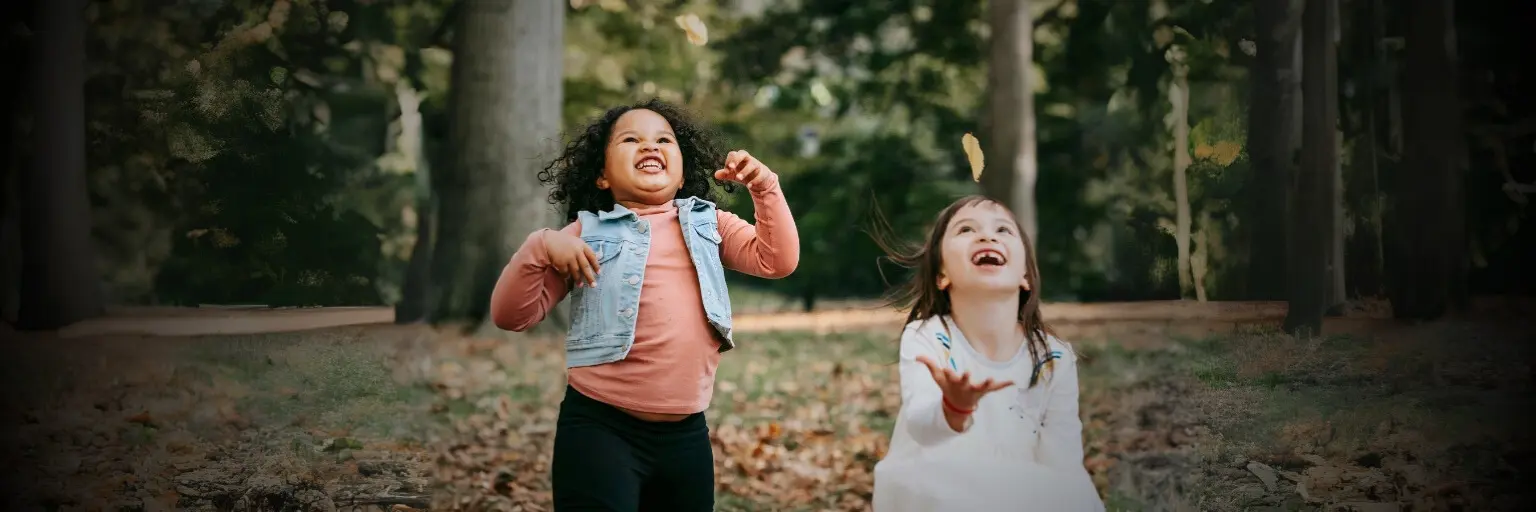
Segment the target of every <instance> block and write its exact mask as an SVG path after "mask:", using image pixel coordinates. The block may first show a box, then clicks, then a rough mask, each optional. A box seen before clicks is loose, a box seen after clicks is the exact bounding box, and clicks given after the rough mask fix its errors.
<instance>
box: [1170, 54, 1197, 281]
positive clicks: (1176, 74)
mask: <svg viewBox="0 0 1536 512" xmlns="http://www.w3.org/2000/svg"><path fill="white" fill-rule="evenodd" d="M1168 52H1169V64H1171V65H1172V68H1173V83H1172V84H1169V87H1168V102H1169V103H1171V104H1172V106H1173V109H1172V110H1173V204H1174V224H1173V225H1174V228H1173V240H1174V244H1175V245H1176V246H1177V247H1178V253H1179V254H1178V271H1179V298H1183V299H1187V298H1189V296H1190V292H1192V291H1194V282H1193V279H1192V277H1193V274H1191V272H1190V268H1189V229H1190V227H1189V225H1190V222H1192V221H1191V219H1190V214H1189V176H1188V175H1189V164H1190V156H1189V66H1188V65H1186V64H1185V63H1184V56H1183V49H1182V48H1179V47H1178V46H1174V47H1173V48H1171V49H1169V50H1168Z"/></svg>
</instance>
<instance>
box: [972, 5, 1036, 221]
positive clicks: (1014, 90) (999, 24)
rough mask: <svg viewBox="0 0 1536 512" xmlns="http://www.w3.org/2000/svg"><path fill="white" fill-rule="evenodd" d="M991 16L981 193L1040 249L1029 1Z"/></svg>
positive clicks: (993, 8) (992, 8)
mask: <svg viewBox="0 0 1536 512" xmlns="http://www.w3.org/2000/svg"><path fill="white" fill-rule="evenodd" d="M987 9H988V12H987V16H988V19H989V23H990V25H991V29H992V43H991V44H992V49H991V56H990V59H989V61H988V65H987V105H988V110H989V115H988V119H989V121H988V123H987V124H988V127H987V134H988V136H987V137H986V138H984V139H982V141H981V143H982V145H983V147H985V148H986V155H987V169H986V172H985V173H983V174H982V176H981V189H982V191H983V192H984V193H985V194H986V195H987V197H990V198H992V199H995V200H997V201H1000V202H1002V203H1003V204H1006V205H1008V207H1009V208H1011V209H1012V210H1013V213H1014V215H1015V216H1016V217H1017V218H1018V221H1019V225H1020V226H1021V228H1022V229H1023V230H1024V232H1025V233H1028V234H1029V237H1030V239H1031V240H1033V241H1034V242H1035V244H1036V248H1037V251H1038V247H1039V244H1040V236H1039V233H1040V230H1039V221H1038V219H1037V217H1036V215H1037V212H1036V208H1035V181H1036V180H1037V179H1038V176H1039V170H1038V168H1037V166H1036V165H1037V164H1036V160H1035V106H1034V104H1035V102H1034V90H1033V88H1031V87H1030V79H1029V72H1030V66H1031V65H1032V64H1033V63H1034V43H1033V40H1032V39H1030V34H1031V33H1032V31H1031V29H1030V27H1031V25H1030V23H1031V21H1030V12H1029V2H1028V0H998V1H994V2H991V3H990V4H989V5H988V7H987Z"/></svg>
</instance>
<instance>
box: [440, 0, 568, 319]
mask: <svg viewBox="0 0 1536 512" xmlns="http://www.w3.org/2000/svg"><path fill="white" fill-rule="evenodd" d="M564 20H565V5H564V4H563V3H560V2H506V1H501V0H465V3H464V4H463V11H462V15H461V16H460V18H459V20H458V27H459V28H458V30H457V31H456V34H455V41H454V49H455V53H454V61H453V92H452V94H453V97H452V99H451V100H450V107H449V109H450V115H451V116H452V121H451V123H452V128H451V129H450V136H449V137H450V141H451V142H450V143H451V144H452V145H453V146H452V149H450V151H451V152H452V157H451V162H450V164H449V166H448V168H447V169H434V170H433V173H432V176H433V180H432V181H433V183H432V187H433V192H434V193H435V194H437V201H436V203H437V213H438V219H437V227H438V229H437V235H438V236H437V240H436V241H435V247H436V249H435V250H434V251H432V258H431V259H432V261H431V276H432V278H431V283H430V286H429V289H428V293H427V296H428V304H427V307H428V311H429V313H428V319H429V320H430V321H431V322H432V323H434V324H445V323H453V324H460V325H463V326H466V327H470V328H478V327H480V324H481V323H482V322H484V320H485V318H486V317H487V313H488V308H489V307H490V297H491V289H492V288H493V287H494V286H495V284H496V278H497V276H498V275H500V273H501V269H502V268H503V267H504V266H505V265H506V263H507V260H508V258H510V257H511V255H512V252H513V251H515V250H516V248H517V247H518V245H519V244H521V242H522V241H523V239H524V237H526V236H527V235H528V233H530V232H532V231H534V230H536V229H539V228H543V227H551V226H554V225H556V224H555V223H556V221H557V219H558V217H557V216H555V215H554V211H553V209H551V208H550V207H549V204H548V202H547V201H545V200H544V198H545V192H544V190H543V187H542V186H541V185H540V183H539V181H538V170H539V168H540V166H539V159H540V158H542V157H545V156H546V153H545V150H546V149H548V148H549V144H550V143H551V142H552V141H555V140H558V138H559V132H560V105H561V76H562V74H561V69H562V59H563V56H564V54H563V51H562V49H563V48H564V44H565V41H564V37H565V36H564V34H565V29H564V26H565V24H564Z"/></svg>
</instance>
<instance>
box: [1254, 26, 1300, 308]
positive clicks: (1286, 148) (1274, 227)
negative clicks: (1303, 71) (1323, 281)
mask: <svg viewBox="0 0 1536 512" xmlns="http://www.w3.org/2000/svg"><path fill="white" fill-rule="evenodd" d="M1291 1H1292V0H1258V3H1257V4H1256V5H1255V11H1254V20H1255V33H1257V34H1258V38H1257V41H1256V45H1255V46H1256V48H1255V50H1256V53H1255V55H1254V62H1253V68H1252V72H1251V75H1250V76H1252V80H1253V93H1252V95H1251V97H1252V105H1251V106H1250V107H1249V109H1248V155H1249V157H1250V159H1251V161H1252V162H1253V179H1252V181H1251V182H1250V186H1249V192H1248V195H1249V197H1250V203H1249V204H1250V208H1251V209H1250V210H1249V216H1250V217H1251V218H1252V219H1253V220H1252V225H1253V227H1252V228H1251V230H1250V231H1249V233H1248V239H1249V244H1248V262H1249V263H1248V280H1247V281H1248V293H1247V295H1248V296H1249V297H1250V298H1252V299H1255V300H1282V299H1284V298H1285V293H1286V289H1285V283H1286V279H1285V275H1286V254H1287V251H1286V235H1287V230H1288V228H1287V227H1286V222H1287V219H1288V218H1289V215H1288V214H1287V213H1288V208H1289V203H1290V187H1291V179H1292V174H1293V167H1294V166H1293V160H1292V158H1293V156H1292V155H1294V154H1295V151H1296V140H1295V139H1294V138H1293V137H1292V133H1293V131H1294V128H1293V127H1294V126H1295V124H1296V122H1297V119H1296V117H1295V115H1294V111H1293V110H1292V108H1291V105H1292V103H1293V102H1294V99H1293V98H1294V96H1293V94H1292V92H1293V88H1294V85H1293V84H1292V80H1293V79H1294V78H1293V77H1294V75H1295V74H1296V73H1295V70H1294V65H1295V59H1294V58H1293V55H1294V53H1293V52H1294V51H1295V50H1294V48H1295V47H1296V37H1297V36H1296V29H1295V25H1294V24H1293V23H1290V22H1289V19H1290V17H1291V15H1292V14H1291V8H1290V4H1291Z"/></svg>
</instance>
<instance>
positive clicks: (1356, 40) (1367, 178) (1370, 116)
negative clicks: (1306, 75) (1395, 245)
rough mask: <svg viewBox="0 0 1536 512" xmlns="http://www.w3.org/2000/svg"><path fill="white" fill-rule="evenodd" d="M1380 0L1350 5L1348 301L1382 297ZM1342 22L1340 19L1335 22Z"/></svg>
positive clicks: (1382, 67) (1363, 1)
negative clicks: (1349, 299)
mask: <svg viewBox="0 0 1536 512" xmlns="http://www.w3.org/2000/svg"><path fill="white" fill-rule="evenodd" d="M1379 1H1380V0H1352V1H1351V7H1352V8H1351V9H1350V15H1349V16H1348V19H1349V20H1350V24H1349V25H1350V26H1349V30H1347V31H1346V34H1347V36H1348V39H1346V40H1347V41H1348V46H1349V48H1350V51H1349V55H1350V59H1351V60H1352V61H1353V62H1352V65H1351V66H1348V67H1349V68H1352V69H1354V70H1355V73H1354V76H1353V77H1352V78H1351V81H1352V82H1353V83H1354V90H1355V94H1354V96H1353V97H1352V98H1351V103H1352V104H1353V105H1354V108H1353V109H1352V110H1353V111H1354V113H1353V115H1352V116H1351V117H1352V118H1353V119H1354V122H1352V123H1350V124H1351V129H1350V132H1351V133H1350V138H1351V140H1352V141H1353V144H1352V151H1351V153H1350V165H1349V175H1348V176H1347V178H1348V179H1349V183H1348V184H1347V186H1346V187H1345V194H1346V195H1345V197H1346V200H1347V204H1348V207H1349V211H1350V212H1351V213H1352V215H1351V218H1352V222H1351V224H1352V225H1353V227H1354V229H1353V230H1352V233H1351V235H1350V237H1349V241H1348V242H1347V247H1346V250H1345V254H1346V260H1345V265H1346V267H1347V268H1348V269H1349V273H1348V275H1347V276H1345V277H1346V279H1347V282H1346V290H1347V291H1348V293H1349V295H1350V296H1351V297H1356V298H1372V297H1379V296H1381V294H1382V291H1383V288H1382V286H1383V285H1382V278H1383V276H1382V270H1383V269H1382V240H1381V228H1382V218H1381V203H1382V198H1381V182H1380V178H1379V173H1380V163H1379V162H1380V150H1379V148H1381V147H1383V145H1384V143H1385V137H1383V133H1382V132H1383V130H1381V128H1380V126H1381V120H1380V119H1379V117H1380V114H1379V105H1381V101H1382V97H1383V96H1385V95H1383V94H1382V93H1381V90H1382V85H1383V84H1382V81H1381V78H1380V77H1382V76H1383V75H1382V71H1383V70H1384V66H1382V61H1381V57H1380V52H1379V51H1378V50H1377V46H1378V45H1379V44H1380V41H1381V37H1382V30H1381V16H1380V10H1378V9H1377V6H1376V3H1377V2H1379ZM1340 21H1341V22H1342V21H1343V18H1341V19H1340Z"/></svg>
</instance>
